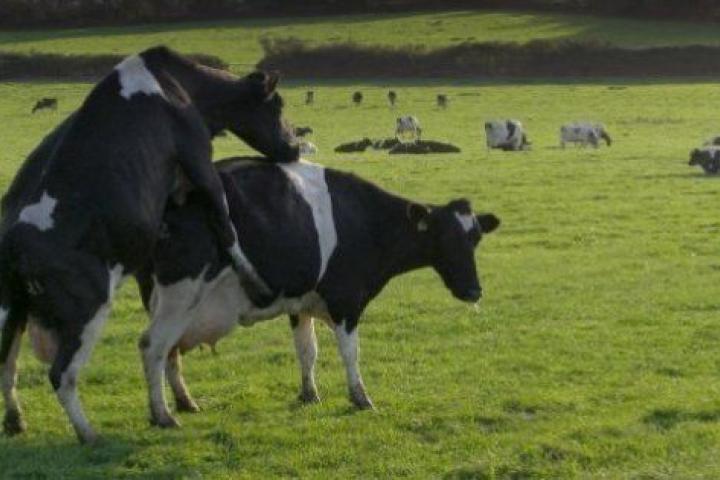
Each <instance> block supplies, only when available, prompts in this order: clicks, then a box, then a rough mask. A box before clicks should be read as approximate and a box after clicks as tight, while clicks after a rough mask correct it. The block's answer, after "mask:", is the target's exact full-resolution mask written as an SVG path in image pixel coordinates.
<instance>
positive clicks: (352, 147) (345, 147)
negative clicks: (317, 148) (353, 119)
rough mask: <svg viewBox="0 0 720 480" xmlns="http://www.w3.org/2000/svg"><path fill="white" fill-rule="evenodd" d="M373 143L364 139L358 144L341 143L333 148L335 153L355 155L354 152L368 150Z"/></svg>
mask: <svg viewBox="0 0 720 480" xmlns="http://www.w3.org/2000/svg"><path fill="white" fill-rule="evenodd" d="M372 144H373V142H372V140H370V139H369V138H367V137H365V138H363V139H362V140H360V141H358V142H348V143H343V144H340V145H338V146H337V147H335V151H336V152H337V153H356V152H364V151H365V150H367V149H368V147H369V146H370V145H372Z"/></svg>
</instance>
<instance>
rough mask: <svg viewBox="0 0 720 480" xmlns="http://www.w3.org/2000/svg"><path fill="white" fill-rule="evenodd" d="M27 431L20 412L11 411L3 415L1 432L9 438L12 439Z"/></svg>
mask: <svg viewBox="0 0 720 480" xmlns="http://www.w3.org/2000/svg"><path fill="white" fill-rule="evenodd" d="M25 430H27V424H25V420H23V418H22V415H21V414H20V412H18V411H16V410H11V411H8V412H6V413H5V419H4V420H3V431H4V432H5V434H6V435H7V436H9V437H13V436H15V435H17V434H19V433H23V432H24V431H25Z"/></svg>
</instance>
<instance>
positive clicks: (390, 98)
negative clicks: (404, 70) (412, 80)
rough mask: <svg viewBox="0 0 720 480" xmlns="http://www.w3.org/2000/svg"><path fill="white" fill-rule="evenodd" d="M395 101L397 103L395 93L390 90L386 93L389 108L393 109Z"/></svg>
mask: <svg viewBox="0 0 720 480" xmlns="http://www.w3.org/2000/svg"><path fill="white" fill-rule="evenodd" d="M396 101H397V93H395V90H390V91H389V92H388V102H390V106H391V107H394V106H395V102H396Z"/></svg>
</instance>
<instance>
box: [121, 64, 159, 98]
mask: <svg viewBox="0 0 720 480" xmlns="http://www.w3.org/2000/svg"><path fill="white" fill-rule="evenodd" d="M115 71H117V72H118V75H119V77H120V78H119V79H120V95H121V96H122V97H124V98H126V99H128V100H130V97H132V96H133V95H135V94H136V93H144V94H146V95H160V96H161V97H163V98H164V97H165V93H164V92H163V89H162V87H161V86H160V83H158V81H157V79H156V78H155V76H154V75H153V74H152V72H151V71H150V70H148V68H147V67H146V66H145V60H143V59H142V57H141V56H139V55H132V56H129V57H127V58H126V59H125V60H123V61H122V62H120V63H119V64H117V65H116V66H115Z"/></svg>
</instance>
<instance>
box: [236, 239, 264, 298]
mask: <svg viewBox="0 0 720 480" xmlns="http://www.w3.org/2000/svg"><path fill="white" fill-rule="evenodd" d="M230 257H231V258H232V260H233V263H234V264H235V265H238V266H239V267H240V269H241V270H242V271H243V273H244V274H245V275H247V276H248V277H250V281H252V282H253V283H254V284H255V286H256V288H258V289H259V290H261V293H262V294H264V295H270V294H272V291H271V290H270V287H268V285H267V283H265V281H264V280H263V279H262V278H261V277H260V275H258V273H257V270H255V266H254V265H253V264H252V262H250V260H249V259H248V258H247V256H246V255H245V252H243V251H242V248H240V243H239V242H238V241H237V240H235V243H234V244H233V246H232V247H230Z"/></svg>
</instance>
